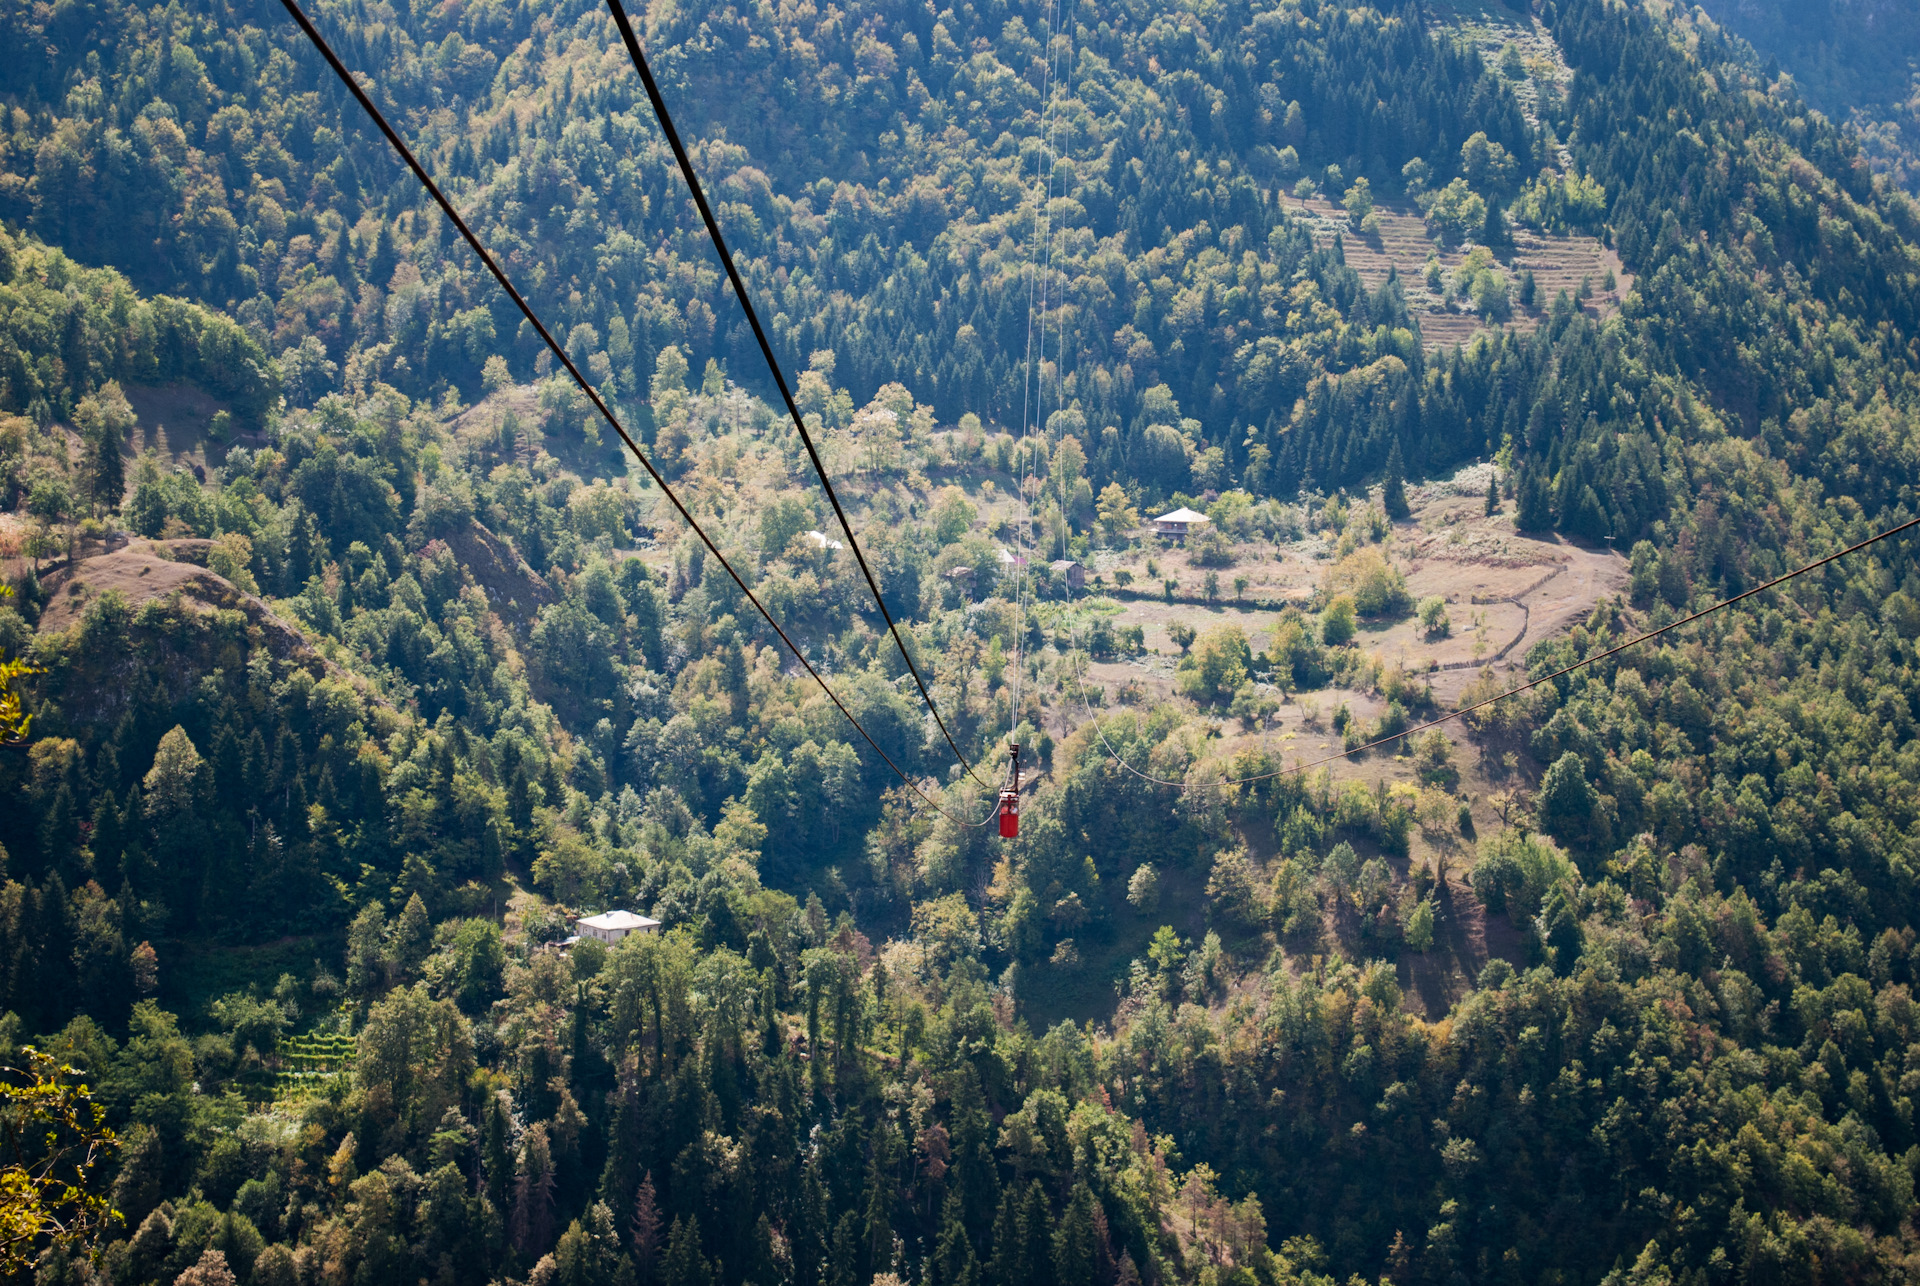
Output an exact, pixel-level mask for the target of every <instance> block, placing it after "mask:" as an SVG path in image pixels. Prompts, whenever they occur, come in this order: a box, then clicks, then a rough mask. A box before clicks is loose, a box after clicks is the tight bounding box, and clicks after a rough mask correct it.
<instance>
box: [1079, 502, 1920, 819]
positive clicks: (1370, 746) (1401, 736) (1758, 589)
mask: <svg viewBox="0 0 1920 1286" xmlns="http://www.w3.org/2000/svg"><path fill="white" fill-rule="evenodd" d="M1915 527H1920V518H1909V519H1908V520H1907V521H1906V522H1903V523H1901V524H1900V525H1899V526H1897V527H1889V528H1888V529H1887V530H1885V531H1883V532H1881V533H1880V534H1879V535H1877V536H1869V537H1867V539H1865V540H1863V541H1861V542H1860V543H1859V544H1857V545H1849V546H1847V547H1846V548H1845V549H1842V550H1839V551H1837V552H1835V553H1831V554H1828V555H1827V556H1826V557H1824V558H1818V559H1815V560H1814V561H1813V562H1810V563H1808V564H1807V565H1806V566H1804V567H1798V568H1795V569H1794V570H1793V571H1790V572H1788V573H1786V574H1785V575H1784V576H1776V577H1774V578H1773V579H1772V580H1770V581H1768V582H1767V583H1766V584H1764V585H1756V586H1754V587H1753V588H1752V589H1750V590H1747V591H1745V592H1744V593H1740V594H1735V595H1734V596H1733V597H1732V598H1728V599H1722V600H1721V601H1720V602H1718V603H1715V604H1714V605H1713V606H1711V607H1704V608H1701V609H1700V610H1699V611H1697V612H1695V613H1693V614H1692V615H1690V616H1683V617H1681V618H1680V619H1679V620H1677V621H1674V622H1671V623H1670V624H1667V625H1662V626H1661V627H1660V628H1659V629H1657V630H1648V631H1647V632H1646V633H1645V634H1641V635H1639V636H1637V637H1635V638H1630V639H1628V640H1627V641H1626V642H1624V643H1619V644H1616V645H1615V646H1613V647H1610V648H1608V649H1607V650H1606V651H1604V652H1596V653H1595V654H1594V655H1592V656H1589V657H1586V658H1584V659H1582V660H1579V661H1575V662H1574V663H1573V664H1572V665H1565V666H1562V667H1560V668H1559V669H1558V670H1555V671H1554V672H1553V673H1551V674H1543V675H1541V676H1540V677H1539V678H1537V679H1532V680H1530V681H1528V682H1526V683H1523V684H1521V685H1520V686H1519V687H1517V688H1509V689H1508V690H1507V691H1505V692H1500V693H1496V694H1495V695H1493V696H1490V697H1488V698H1487V699H1486V700H1484V701H1476V702H1474V703H1473V704H1472V705H1470V706H1463V707H1461V708H1460V709H1458V710H1452V711H1449V712H1448V713H1446V714H1443V715H1441V716H1440V717H1439V718H1438V719H1429V720H1427V721H1426V722H1425V723H1421V724H1416V725H1414V726H1413V727H1411V728H1408V729H1406V730H1405V731H1403V732H1396V733H1393V734H1392V735H1390V736H1386V737H1379V738H1376V739H1375V740H1373V741H1369V742H1367V743H1366V744H1365V745H1360V746H1355V747H1353V748H1352V749H1351V750H1342V751H1341V752H1340V753H1338V754H1333V755H1324V756H1322V757H1321V758H1319V759H1315V760H1313V761H1311V762H1309V763H1304V764H1295V765H1293V766H1292V767H1291V768H1279V769H1276V770H1274V771H1273V772H1264V773H1255V774H1254V775H1253V776H1251V777H1234V778H1231V779H1228V780H1223V781H1210V782H1202V783H1200V784H1201V785H1205V786H1242V785H1245V784H1247V783H1248V782H1255V781H1269V780H1272V779H1273V778H1275V777H1287V776H1291V775H1292V774H1294V773H1301V772H1306V771H1308V770H1309V769H1313V768H1318V767H1320V766H1321V765H1323V764H1330V763H1333V762H1335V761H1336V760H1340V759H1346V758H1349V757H1353V756H1358V755H1363V754H1366V753H1367V752H1368V751H1370V750H1377V749H1378V748H1380V747H1381V746H1386V745H1391V744H1392V743H1393V742H1396V741H1404V740H1405V739H1406V738H1408V737H1411V736H1413V735H1414V734H1415V733H1417V732H1425V731H1426V730H1427V729H1429V728H1437V727H1439V726H1440V725H1441V724H1443V723H1451V722H1453V721H1454V720H1455V719H1458V718H1461V717H1462V716H1464V715H1469V714H1472V713H1473V712H1474V711H1475V710H1484V709H1486V708H1487V707H1488V706H1490V705H1493V704H1495V703H1496V702H1500V701H1505V700H1507V699H1508V698H1509V697H1517V696H1519V695H1520V694H1521V693H1523V692H1530V691H1532V690H1533V689H1534V688H1537V687H1539V686H1540V685H1541V684H1543V683H1551V682H1553V681H1554V680H1555V679H1559V678H1564V677H1565V676H1567V675H1569V674H1572V673H1573V672H1574V671H1575V670H1581V669H1585V668H1586V667H1587V666H1589V665H1593V664H1595V663H1597V662H1600V661H1604V660H1606V659H1607V658H1608V657H1610V656H1618V655H1619V654H1620V653H1622V652H1624V651H1626V650H1627V649H1628V648H1631V647H1638V646H1639V645H1640V644H1642V643H1645V642H1646V641H1647V640H1648V639H1654V638H1658V637H1660V636H1661V635H1662V634H1665V633H1668V632H1669V631H1671V630H1677V629H1679V628H1680V627H1681V626H1682V625H1689V624H1691V623H1693V622H1694V621H1697V620H1699V619H1700V618H1701V617H1703V616H1711V615H1712V614H1713V613H1715V612H1717V611H1719V610H1721V609H1722V608H1726V607H1732V606H1733V605H1734V604H1735V603H1738V602H1740V601H1741V600H1742V599H1746V598H1752V597H1753V596H1754V595H1755V594H1763V593H1765V592H1766V591H1767V590H1770V589H1773V588H1775V587H1776V586H1779V585H1784V584H1786V582H1788V581H1790V580H1792V579H1794V578H1795V577H1796V576H1804V575H1806V574H1807V573H1808V572H1810V571H1816V570H1818V569H1819V568H1822V567H1825V566H1826V565H1827V564H1828V563H1831V562H1835V561H1837V560H1839V559H1842V558H1845V557H1846V556H1847V555H1848V554H1856V553H1859V552H1860V551H1861V550H1863V549H1865V548H1867V546H1869V545H1876V544H1878V543H1880V542H1881V541H1883V540H1887V539H1890V538H1892V537H1894V536H1898V535H1899V534H1900V533H1901V532H1903V531H1910V530H1912V529H1913V528H1915ZM1084 671H1085V667H1084V666H1083V667H1082V669H1081V674H1077V675H1076V676H1075V684H1076V686H1078V687H1079V689H1080V701H1081V704H1082V705H1085V706H1086V708H1087V718H1088V720H1089V721H1090V722H1091V723H1092V724H1093V729H1094V733H1095V735H1097V736H1098V737H1099V738H1100V744H1101V745H1102V746H1104V747H1105V748H1106V751H1107V754H1108V756H1109V757H1110V758H1111V759H1112V760H1113V762H1115V763H1116V764H1119V765H1120V767H1121V768H1123V769H1125V770H1126V771H1127V772H1130V773H1132V774H1133V775H1134V776H1136V777H1139V778H1141V779H1142V780H1144V781H1150V782H1153V783H1154V784H1155V785H1160V786H1177V787H1180V788H1181V789H1183V790H1185V789H1190V787H1189V786H1188V784H1187V783H1186V782H1183V781H1174V780H1173V779H1171V778H1168V777H1155V776H1153V775H1152V774H1151V773H1144V772H1141V771H1140V770H1139V769H1138V768H1135V767H1134V766H1133V765H1132V764H1130V763H1128V762H1127V761H1126V760H1124V759H1122V758H1121V757H1120V756H1119V754H1117V753H1116V752H1115V751H1114V749H1113V747H1112V745H1111V744H1109V743H1108V741H1107V735H1106V732H1105V730H1103V729H1102V728H1101V727H1100V722H1099V720H1097V719H1095V718H1094V717H1093V707H1092V705H1091V704H1089V703H1088V702H1087V699H1086V685H1085V683H1084V682H1083V681H1082V675H1083V674H1084Z"/></svg>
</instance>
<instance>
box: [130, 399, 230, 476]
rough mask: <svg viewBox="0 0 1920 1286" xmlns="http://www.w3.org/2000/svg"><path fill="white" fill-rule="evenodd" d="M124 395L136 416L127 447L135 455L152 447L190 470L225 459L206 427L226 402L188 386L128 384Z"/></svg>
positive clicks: (222, 445) (223, 445)
mask: <svg viewBox="0 0 1920 1286" xmlns="http://www.w3.org/2000/svg"><path fill="white" fill-rule="evenodd" d="M126 394H127V401H128V402H129V403H130V404H131V405H132V407H133V413H134V415H135V416H136V417H137V423H136V424H135V425H134V429H133V439H132V441H131V442H130V443H129V444H128V445H129V447H130V448H131V449H132V451H133V453H134V454H136V455H138V454H139V453H140V452H141V451H142V450H144V449H146V448H147V447H152V448H154V449H155V450H156V451H159V452H160V453H161V454H162V455H163V456H165V457H166V458H167V459H168V460H170V461H172V462H174V463H176V464H182V465H186V466H188V467H189V468H190V467H192V466H193V465H196V464H197V465H200V466H201V467H203V468H204V467H205V466H207V465H209V464H218V463H219V462H220V460H222V459H224V458H225V455H226V445H225V444H224V443H215V442H210V441H209V440H208V438H207V427H208V426H209V425H210V424H212V423H213V417H214V416H215V415H218V414H219V413H220V412H221V411H225V410H229V409H230V408H229V407H228V406H227V404H226V403H224V402H221V401H219V400H218V399H216V398H213V397H209V396H208V395H207V393H206V392H205V391H204V390H202V389H198V388H194V387H193V386H191V385H188V384H163V385H146V384H129V385H127V386H126Z"/></svg>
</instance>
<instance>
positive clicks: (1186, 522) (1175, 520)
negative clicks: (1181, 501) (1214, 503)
mask: <svg viewBox="0 0 1920 1286" xmlns="http://www.w3.org/2000/svg"><path fill="white" fill-rule="evenodd" d="M1212 521H1213V520H1212V519H1211V518H1209V517H1207V516H1206V515H1205V514H1203V513H1195V512H1194V511H1193V510H1191V509H1188V508H1186V507H1185V506H1184V505H1183V506H1182V507H1180V508H1178V509H1176V510H1174V511H1173V512H1172V513H1170V514H1161V515H1160V516H1159V517H1158V518H1155V519H1154V520H1153V529H1154V530H1155V531H1156V532H1158V533H1159V534H1160V535H1162V536H1172V537H1173V538H1174V539H1176V540H1185V539H1186V538H1187V533H1188V532H1191V531H1194V530H1196V529H1198V528H1200V527H1204V526H1206V525H1207V524H1208V523H1209V522H1212Z"/></svg>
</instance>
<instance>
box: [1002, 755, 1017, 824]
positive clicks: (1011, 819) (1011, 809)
mask: <svg viewBox="0 0 1920 1286" xmlns="http://www.w3.org/2000/svg"><path fill="white" fill-rule="evenodd" d="M1007 757H1008V760H1009V775H1010V777H1011V778H1012V782H1013V784H1012V785H1011V786H1009V787H1007V789H1005V790H1003V791H1001V792H1000V838H1001V839H1017V838H1019V835H1020V745H1019V743H1018V742H1013V743H1011V744H1009V745H1008V746H1007Z"/></svg>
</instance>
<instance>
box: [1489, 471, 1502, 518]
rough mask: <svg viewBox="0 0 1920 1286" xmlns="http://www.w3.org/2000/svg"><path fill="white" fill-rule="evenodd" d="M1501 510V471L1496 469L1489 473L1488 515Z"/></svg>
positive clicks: (1491, 515)
mask: <svg viewBox="0 0 1920 1286" xmlns="http://www.w3.org/2000/svg"><path fill="white" fill-rule="evenodd" d="M1499 512H1500V471H1499V470H1498V469H1495V470H1494V471H1493V472H1492V473H1489V474H1488V475H1487V517H1489V518H1491V517H1493V516H1494V515H1495V514H1497V513H1499Z"/></svg>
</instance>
